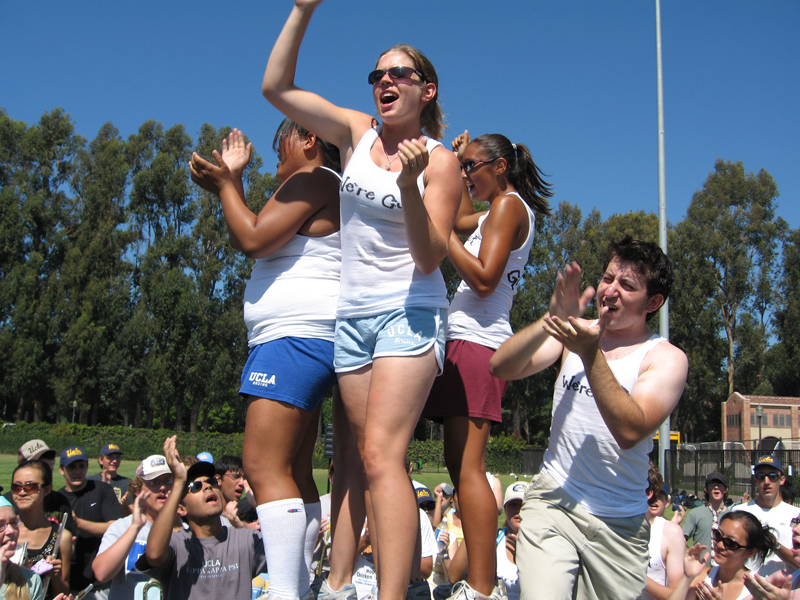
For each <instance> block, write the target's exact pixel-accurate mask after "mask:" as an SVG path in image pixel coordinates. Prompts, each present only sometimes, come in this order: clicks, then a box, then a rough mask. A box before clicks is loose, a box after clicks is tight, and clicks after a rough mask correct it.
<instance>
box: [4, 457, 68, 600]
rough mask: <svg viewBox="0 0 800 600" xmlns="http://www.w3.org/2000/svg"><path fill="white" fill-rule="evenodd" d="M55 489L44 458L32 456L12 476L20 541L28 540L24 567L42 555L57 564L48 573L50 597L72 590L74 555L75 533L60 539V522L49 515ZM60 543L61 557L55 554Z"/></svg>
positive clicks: (12, 493)
mask: <svg viewBox="0 0 800 600" xmlns="http://www.w3.org/2000/svg"><path fill="white" fill-rule="evenodd" d="M52 490H53V474H52V471H50V466H49V465H47V464H46V463H44V462H42V461H40V460H29V461H26V462H24V463H22V464H21V465H19V466H18V467H17V468H16V469H14V474H13V475H12V476H11V497H12V498H13V500H14V505H15V506H16V507H17V512H18V513H19V518H20V525H19V539H18V543H22V544H24V543H25V542H27V544H28V550H27V556H26V557H25V559H24V562H23V563H22V566H23V567H27V568H31V567H33V566H34V565H35V564H36V563H38V562H39V561H40V560H41V559H45V560H46V561H47V562H49V563H51V564H52V565H53V570H52V571H50V572H49V573H47V574H46V575H45V577H50V587H49V588H48V597H53V596H54V595H55V594H57V593H65V594H66V593H69V561H70V557H71V555H72V535H71V534H70V532H69V531H64V533H63V535H62V536H61V539H60V540H58V539H57V538H58V530H59V524H58V523H57V522H54V521H51V520H49V519H48V518H47V516H46V515H45V512H44V502H45V498H46V497H47V495H48V494H49V493H50V492H51V491H52ZM56 544H58V558H54V555H55V553H56Z"/></svg>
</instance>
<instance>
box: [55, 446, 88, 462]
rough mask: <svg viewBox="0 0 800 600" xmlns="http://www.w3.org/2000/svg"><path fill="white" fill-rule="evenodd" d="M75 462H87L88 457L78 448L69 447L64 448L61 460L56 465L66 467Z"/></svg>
mask: <svg viewBox="0 0 800 600" xmlns="http://www.w3.org/2000/svg"><path fill="white" fill-rule="evenodd" d="M76 460H85V461H88V460H89V456H88V455H87V454H86V451H85V450H84V449H83V448H81V447H80V446H70V447H69V448H64V449H63V450H62V451H61V460H60V461H59V463H58V464H59V465H60V466H62V467H66V466H67V465H71V464H72V463H74V462H75V461H76Z"/></svg>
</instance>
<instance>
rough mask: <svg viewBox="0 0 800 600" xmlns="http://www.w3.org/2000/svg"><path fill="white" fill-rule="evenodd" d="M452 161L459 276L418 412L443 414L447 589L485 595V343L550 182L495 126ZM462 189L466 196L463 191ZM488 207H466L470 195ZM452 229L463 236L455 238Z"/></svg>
mask: <svg viewBox="0 0 800 600" xmlns="http://www.w3.org/2000/svg"><path fill="white" fill-rule="evenodd" d="M453 148H454V150H455V152H456V154H457V156H458V157H459V160H460V161H461V170H462V173H463V177H464V184H463V194H462V197H461V198H462V199H461V207H460V209H459V214H458V218H457V219H456V228H455V231H454V232H453V233H452V234H451V236H450V259H451V260H452V261H453V265H454V266H455V268H456V271H458V274H459V275H461V278H462V282H461V284H460V285H459V287H458V290H457V291H456V294H455V296H454V297H453V302H452V304H451V305H450V317H449V320H448V329H447V354H446V357H445V367H444V373H443V374H442V376H441V377H439V378H438V379H437V380H436V383H434V385H433V389H432V390H431V395H430V398H429V399H428V403H427V405H426V407H425V411H424V412H423V414H424V415H425V416H426V417H428V418H430V419H433V420H436V421H439V422H442V421H443V422H444V455H445V463H446V464H447V470H448V472H449V473H450V477H451V479H452V480H453V485H455V486H456V488H458V491H459V504H460V508H461V514H462V515H463V518H464V543H465V544H466V549H467V552H468V554H469V572H468V575H467V581H466V583H465V584H463V585H460V586H459V587H458V588H454V596H453V597H455V596H456V595H458V596H459V597H461V596H464V595H466V597H467V598H470V599H472V598H485V597H487V596H490V595H492V593H493V591H494V587H495V573H496V566H495V563H496V560H495V558H496V557H495V552H494V546H493V544H492V541H493V540H494V539H495V536H496V533H497V518H496V514H497V513H496V500H495V497H494V495H493V493H492V488H491V486H490V485H489V481H488V480H487V477H486V444H487V442H488V440H489V432H490V431H491V426H492V423H493V422H501V421H502V417H501V415H500V402H501V399H502V397H503V393H504V392H505V389H506V387H507V386H508V382H506V381H501V380H499V379H497V378H496V377H493V376H492V375H491V373H489V360H490V359H491V358H492V355H493V354H494V352H495V350H497V348H499V347H500V345H501V344H502V343H503V342H504V341H505V340H507V339H508V338H510V337H511V335H512V331H511V324H510V322H509V312H510V310H511V302H512V299H513V298H514V294H515V293H516V292H517V287H518V284H519V282H520V281H521V279H522V275H523V274H524V271H525V264H526V263H527V262H528V255H529V254H530V251H531V246H532V245H533V238H534V233H535V231H536V213H539V214H540V215H548V214H550V207H549V205H548V201H547V199H548V198H549V197H550V196H552V194H553V193H552V191H551V189H550V185H549V184H548V183H547V182H545V181H544V179H543V178H542V173H541V171H540V170H539V167H537V166H536V163H534V162H533V159H532V158H531V154H530V151H529V150H528V149H527V148H526V147H525V146H524V145H522V144H512V143H511V141H510V140H509V139H508V138H506V137H505V136H503V135H500V134H498V133H495V134H486V135H482V136H480V137H477V138H475V139H474V140H470V137H469V133H468V132H466V131H465V132H464V133H463V134H461V135H460V136H459V137H458V138H456V140H455V141H454V142H453ZM470 196H471V197H470ZM473 200H474V201H475V202H487V203H488V204H489V210H486V211H482V212H478V213H476V212H474V210H473V209H472V201H473ZM457 233H459V234H462V235H469V236H470V237H469V238H468V239H467V241H466V242H465V243H464V244H462V243H461V241H460V240H459V238H458V236H457V235H456V234H457Z"/></svg>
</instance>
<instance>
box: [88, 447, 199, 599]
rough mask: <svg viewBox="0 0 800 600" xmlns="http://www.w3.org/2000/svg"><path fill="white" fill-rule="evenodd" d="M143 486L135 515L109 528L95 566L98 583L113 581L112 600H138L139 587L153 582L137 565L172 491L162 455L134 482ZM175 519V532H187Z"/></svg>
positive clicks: (147, 462) (144, 466) (143, 468)
mask: <svg viewBox="0 0 800 600" xmlns="http://www.w3.org/2000/svg"><path fill="white" fill-rule="evenodd" d="M140 482H141V485H142V489H141V491H140V492H139V493H138V494H137V496H136V499H135V500H134V503H133V506H132V507H131V509H132V514H130V515H129V516H127V517H123V518H121V519H117V520H116V521H114V522H113V523H112V524H111V525H110V526H109V527H108V529H107V530H106V533H105V535H104V536H103V540H102V541H101V542H100V548H99V549H98V550H97V556H96V557H95V559H94V562H93V563H92V568H93V570H94V575H95V577H97V580H98V581H100V582H106V581H109V580H111V589H110V590H109V594H108V600H129V599H130V598H133V597H134V591H135V589H136V586H137V584H139V583H143V582H147V581H150V577H148V576H147V575H145V574H143V573H140V572H138V571H137V570H136V569H135V567H134V565H135V564H136V561H137V560H138V559H139V557H140V556H141V555H142V554H144V549H145V546H146V545H147V536H148V535H149V534H150V527H151V526H152V524H153V521H155V519H156V517H158V513H159V512H161V508H162V507H163V506H164V503H165V502H166V501H167V497H168V496H169V494H170V493H171V491H172V484H173V478H172V471H170V470H169V467H168V466H167V459H166V458H165V457H163V456H161V455H158V454H154V455H153V456H148V457H147V458H145V459H144V460H143V461H142V462H141V463H140V464H139V468H138V469H137V470H136V477H135V478H134V484H138V483H140ZM173 519H174V520H173V530H181V529H183V524H182V523H181V520H180V518H179V517H178V513H177V512H175V513H174V517H173Z"/></svg>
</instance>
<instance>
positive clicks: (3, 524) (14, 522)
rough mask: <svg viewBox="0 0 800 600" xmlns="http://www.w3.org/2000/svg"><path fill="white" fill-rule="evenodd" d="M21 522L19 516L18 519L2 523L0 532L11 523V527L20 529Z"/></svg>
mask: <svg viewBox="0 0 800 600" xmlns="http://www.w3.org/2000/svg"><path fill="white" fill-rule="evenodd" d="M20 523H21V521H20V520H19V517H18V518H16V519H11V520H10V521H9V522H8V523H0V533H2V532H4V531H5V530H6V527H8V526H9V525H11V527H13V528H14V529H19V524H20Z"/></svg>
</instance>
